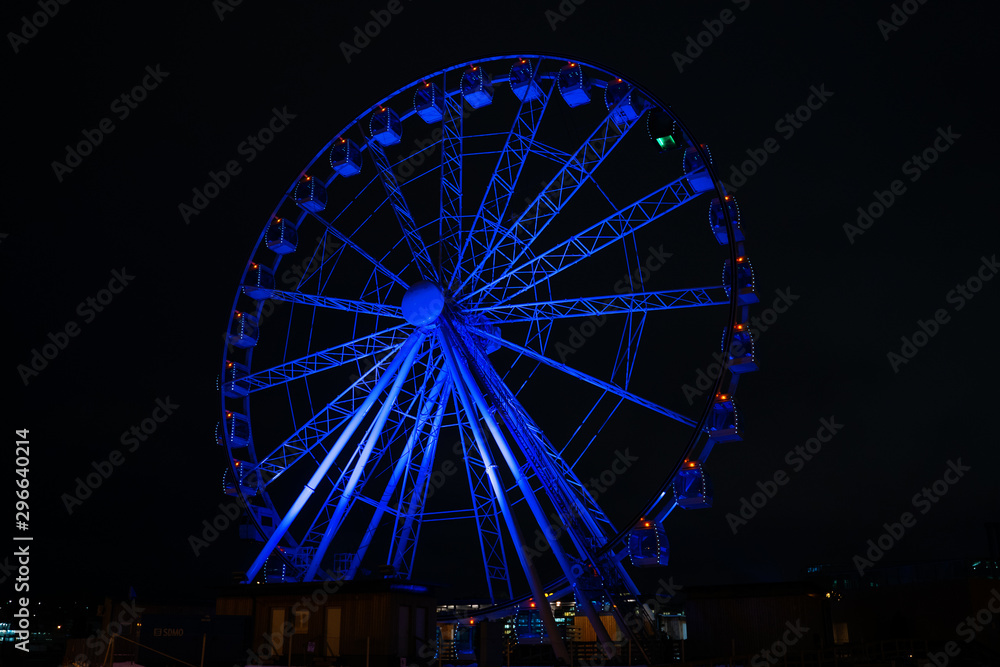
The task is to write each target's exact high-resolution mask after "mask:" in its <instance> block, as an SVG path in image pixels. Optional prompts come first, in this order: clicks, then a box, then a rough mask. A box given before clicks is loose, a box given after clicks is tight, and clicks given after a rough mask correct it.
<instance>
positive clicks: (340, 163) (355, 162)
mask: <svg viewBox="0 0 1000 667" xmlns="http://www.w3.org/2000/svg"><path fill="white" fill-rule="evenodd" d="M330 167H332V168H333V170H334V171H335V172H337V174H338V175H339V176H354V174H357V173H360V172H361V148H359V147H358V145H357V144H356V143H354V142H353V141H351V140H350V139H347V138H344V137H340V138H339V139H337V140H335V141H334V142H333V146H331V147H330Z"/></svg>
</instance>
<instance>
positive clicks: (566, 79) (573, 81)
mask: <svg viewBox="0 0 1000 667" xmlns="http://www.w3.org/2000/svg"><path fill="white" fill-rule="evenodd" d="M557 81H558V84H559V94H560V95H562V98H563V101H565V102H566V104H568V105H569V106H570V107H578V106H582V105H584V104H588V103H590V77H588V76H587V75H586V74H585V73H584V72H583V68H582V67H580V65H578V64H577V63H569V64H567V65H564V66H563V67H562V69H560V70H559V78H558V80H557Z"/></svg>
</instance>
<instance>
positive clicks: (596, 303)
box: [468, 285, 729, 324]
mask: <svg viewBox="0 0 1000 667" xmlns="http://www.w3.org/2000/svg"><path fill="white" fill-rule="evenodd" d="M728 304H729V297H728V296H726V291H725V289H724V288H723V287H722V286H721V285H719V286H716V287H695V288H691V289H679V290H662V291H657V292H638V293H635V294H611V295H607V296H592V297H583V298H579V299H563V300H560V301H536V302H534V303H519V304H504V305H500V306H497V305H480V306H473V307H472V308H469V309H468V312H472V313H484V314H486V315H487V316H488V317H489V319H490V321H491V322H494V323H497V324H503V323H506V322H532V321H536V320H552V319H559V318H566V317H588V316H591V315H619V314H623V313H634V312H636V311H642V312H649V311H654V310H674V309H678V308H697V307H700V306H722V305H728Z"/></svg>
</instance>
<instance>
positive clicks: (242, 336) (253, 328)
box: [228, 310, 260, 348]
mask: <svg viewBox="0 0 1000 667" xmlns="http://www.w3.org/2000/svg"><path fill="white" fill-rule="evenodd" d="M259 331H260V325H259V324H258V323H257V318H256V317H254V316H253V315H251V314H250V313H244V312H242V311H239V310H237V311H236V313H235V314H234V315H233V319H232V322H231V323H230V325H229V337H228V340H229V344H230V345H232V346H234V347H239V348H248V347H253V346H254V345H256V344H257V335H258V332H259Z"/></svg>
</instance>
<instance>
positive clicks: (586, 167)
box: [463, 97, 638, 292]
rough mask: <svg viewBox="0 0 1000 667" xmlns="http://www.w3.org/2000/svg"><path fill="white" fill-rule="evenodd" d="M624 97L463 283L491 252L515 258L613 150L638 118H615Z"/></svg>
mask: <svg viewBox="0 0 1000 667" xmlns="http://www.w3.org/2000/svg"><path fill="white" fill-rule="evenodd" d="M625 99H626V98H625V97H623V98H622V99H621V100H619V102H618V104H617V105H615V106H614V107H613V108H612V109H611V110H610V111H609V112H608V115H607V116H605V117H604V120H603V121H602V122H601V123H600V124H599V125H598V126H597V128H596V129H595V130H594V131H593V132H592V133H591V134H590V136H589V137H587V139H586V141H584V142H583V144H582V145H581V146H580V147H579V148H578V149H577V150H576V151H575V152H574V153H573V155H572V156H571V157H570V158H569V159H568V160H566V162H565V163H563V166H562V168H561V169H559V171H558V172H556V175H555V176H553V177H552V180H550V181H549V183H548V185H546V186H545V188H544V189H543V190H542V191H541V192H539V193H538V195H537V196H536V197H535V199H534V200H533V201H532V202H531V203H530V204H529V205H528V208H527V209H525V210H524V212H522V213H521V214H520V215H518V216H517V218H516V219H515V220H513V221H511V222H508V223H505V226H506V227H507V229H506V231H504V232H503V233H502V234H500V235H498V238H495V239H493V240H491V242H490V247H489V251H488V252H487V253H486V254H485V255H484V259H483V260H480V262H479V264H478V265H477V266H476V268H475V270H474V271H473V273H472V274H470V276H469V278H467V279H466V280H465V281H464V282H463V287H464V286H465V285H470V286H475V284H476V283H475V281H476V280H477V279H478V278H479V274H480V273H481V272H482V271H483V269H484V268H485V262H486V259H487V258H488V257H490V256H492V255H493V254H495V253H498V254H499V255H500V256H502V257H506V258H507V260H508V261H509V262H510V263H515V262H517V260H518V259H520V258H521V257H522V256H523V255H524V253H525V249H526V248H529V247H531V245H532V244H533V243H534V241H535V239H537V238H538V235H539V234H541V233H542V231H544V230H545V228H546V227H547V226H548V224H549V223H550V222H551V221H552V219H553V218H555V217H556V216H557V215H558V214H559V213H560V212H561V211H562V209H563V208H564V207H565V206H566V204H567V203H569V201H570V200H571V199H572V198H573V195H575V194H576V193H577V192H578V191H579V190H580V188H581V186H583V184H584V183H585V182H586V181H587V180H589V179H590V177H591V176H592V175H593V173H594V172H595V171H596V170H597V168H598V167H600V166H601V163H602V162H604V160H605V158H607V156H608V155H610V154H611V153H612V152H613V151H614V149H615V147H616V146H617V145H618V143H619V142H620V141H621V140H622V138H623V137H624V136H625V134H626V133H627V132H628V131H629V130H630V129H631V128H632V126H633V125H635V123H636V122H637V121H638V116H637V117H636V118H635V119H632V120H627V121H622V120H621V119H620V118H618V108H619V106H620V105H621V104H623V103H624V101H625ZM476 291H477V292H478V291H479V290H476Z"/></svg>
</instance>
